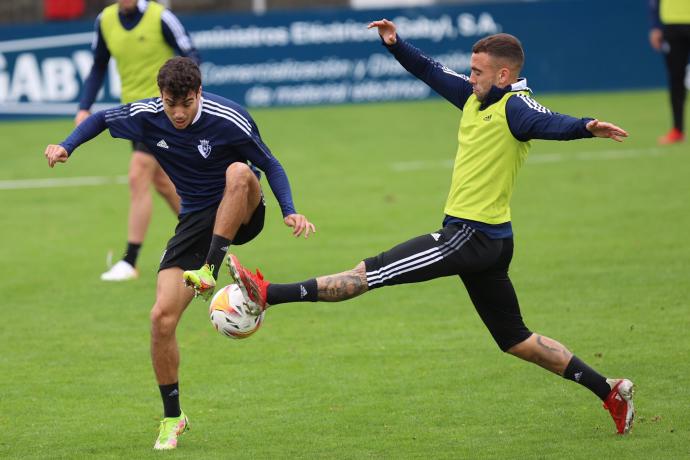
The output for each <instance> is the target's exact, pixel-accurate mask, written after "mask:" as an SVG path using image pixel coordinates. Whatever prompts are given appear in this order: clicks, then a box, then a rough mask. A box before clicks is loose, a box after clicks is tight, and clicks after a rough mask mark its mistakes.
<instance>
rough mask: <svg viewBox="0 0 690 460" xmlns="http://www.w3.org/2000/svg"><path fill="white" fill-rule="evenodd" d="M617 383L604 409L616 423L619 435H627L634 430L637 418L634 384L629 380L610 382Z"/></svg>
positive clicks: (607, 398) (605, 402)
mask: <svg viewBox="0 0 690 460" xmlns="http://www.w3.org/2000/svg"><path fill="white" fill-rule="evenodd" d="M607 382H611V383H612V382H616V384H615V385H614V387H613V389H612V390H611V393H609V395H608V396H607V397H606V400H605V401H604V409H607V410H608V411H609V413H610V414H611V417H613V421H614V422H615V423H616V430H618V434H627V433H628V432H629V431H630V428H632V424H633V419H634V418H635V407H634V406H633V400H632V398H633V392H634V390H633V383H632V382H631V381H630V380H628V379H620V380H618V381H616V380H608V379H607Z"/></svg>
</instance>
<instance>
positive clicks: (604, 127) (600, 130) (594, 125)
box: [586, 120, 628, 142]
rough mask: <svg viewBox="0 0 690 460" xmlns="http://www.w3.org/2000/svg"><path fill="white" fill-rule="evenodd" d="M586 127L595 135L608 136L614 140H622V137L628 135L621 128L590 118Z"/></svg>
mask: <svg viewBox="0 0 690 460" xmlns="http://www.w3.org/2000/svg"><path fill="white" fill-rule="evenodd" d="M586 128H587V131H589V132H590V133H592V134H594V136H595V137H608V138H611V139H613V140H614V141H616V142H623V138H624V137H628V133H627V132H626V131H625V130H624V129H623V128H619V127H618V126H616V125H614V124H613V123H608V122H606V121H599V120H592V121H590V122H589V123H587V126H586Z"/></svg>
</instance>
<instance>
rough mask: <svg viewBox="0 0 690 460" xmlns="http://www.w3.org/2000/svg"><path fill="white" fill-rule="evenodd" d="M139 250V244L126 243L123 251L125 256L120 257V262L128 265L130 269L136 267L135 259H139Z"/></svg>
mask: <svg viewBox="0 0 690 460" xmlns="http://www.w3.org/2000/svg"><path fill="white" fill-rule="evenodd" d="M139 249H141V243H132V242H129V241H128V242H127V249H126V250H125V255H124V256H122V260H124V261H125V262H127V263H128V264H130V265H131V266H132V267H136V266H137V258H138V257H139Z"/></svg>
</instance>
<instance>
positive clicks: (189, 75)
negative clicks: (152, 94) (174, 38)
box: [158, 56, 201, 99]
mask: <svg viewBox="0 0 690 460" xmlns="http://www.w3.org/2000/svg"><path fill="white" fill-rule="evenodd" d="M200 87H201V71H200V70H199V66H198V65H196V62H194V61H192V60H191V59H189V58H188V57H181V56H176V57H174V58H170V59H168V60H167V61H166V62H165V64H163V66H162V67H161V68H160V70H159V71H158V88H159V89H160V90H161V93H162V92H163V91H167V92H168V93H170V95H171V96H172V97H173V98H174V99H179V98H184V97H186V96H187V94H189V92H190V91H194V92H195V93H196V92H197V91H199V88H200Z"/></svg>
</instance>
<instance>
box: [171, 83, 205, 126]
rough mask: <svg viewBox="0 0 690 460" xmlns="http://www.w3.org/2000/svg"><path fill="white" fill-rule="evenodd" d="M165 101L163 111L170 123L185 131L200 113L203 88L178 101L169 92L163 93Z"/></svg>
mask: <svg viewBox="0 0 690 460" xmlns="http://www.w3.org/2000/svg"><path fill="white" fill-rule="evenodd" d="M161 99H163V110H164V111H165V114H166V115H167V116H168V119H169V120H170V123H172V124H173V126H174V127H175V128H177V129H185V128H186V127H187V126H189V125H190V124H191V123H192V121H193V120H194V117H196V114H197V112H198V111H199V101H200V100H201V88H199V90H198V91H196V92H195V91H189V93H187V95H186V96H184V97H178V98H177V99H176V98H174V97H173V96H172V94H170V93H169V92H167V91H165V90H163V91H162V92H161Z"/></svg>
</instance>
